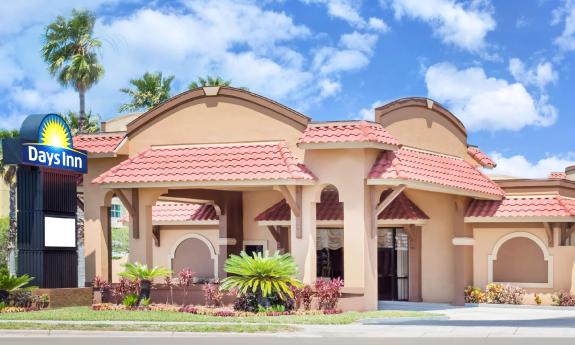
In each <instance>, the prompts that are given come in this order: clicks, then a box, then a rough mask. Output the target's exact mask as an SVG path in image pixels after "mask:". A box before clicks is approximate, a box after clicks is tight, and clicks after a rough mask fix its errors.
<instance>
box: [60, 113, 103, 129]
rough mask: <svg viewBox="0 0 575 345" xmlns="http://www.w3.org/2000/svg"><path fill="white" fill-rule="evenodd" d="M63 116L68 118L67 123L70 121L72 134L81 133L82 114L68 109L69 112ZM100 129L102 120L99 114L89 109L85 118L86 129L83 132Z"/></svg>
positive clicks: (65, 118) (69, 125)
mask: <svg viewBox="0 0 575 345" xmlns="http://www.w3.org/2000/svg"><path fill="white" fill-rule="evenodd" d="M62 117H63V118H64V120H66V123H68V127H70V131H71V132H72V135H77V134H79V133H80V116H79V115H78V114H77V113H75V112H73V111H68V113H67V114H65V115H63V116H62ZM99 131H100V121H99V117H98V115H94V114H92V112H91V111H88V112H87V113H86V116H85V118H84V130H83V131H82V133H98V132H99Z"/></svg>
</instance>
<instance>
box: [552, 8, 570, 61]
mask: <svg viewBox="0 0 575 345" xmlns="http://www.w3.org/2000/svg"><path fill="white" fill-rule="evenodd" d="M561 23H562V24H563V31H562V32H561V35H559V36H558V37H557V38H555V44H556V45H558V46H559V47H560V48H561V49H562V50H565V51H570V50H575V1H573V0H564V1H563V3H562V4H561V6H559V7H558V8H557V9H555V11H553V21H552V24H555V25H558V24H561Z"/></svg>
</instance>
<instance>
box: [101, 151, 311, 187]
mask: <svg viewBox="0 0 575 345" xmlns="http://www.w3.org/2000/svg"><path fill="white" fill-rule="evenodd" d="M92 182H93V183H99V184H102V185H103V186H105V187H109V188H138V187H168V188H178V187H203V186H206V187H222V186H275V185H306V184H313V183H314V182H315V176H314V175H313V174H312V173H311V172H310V171H309V170H308V169H307V168H306V167H305V166H304V165H303V164H301V163H300V162H298V161H297V160H296V159H295V158H294V156H293V154H292V153H291V152H290V150H289V149H288V147H287V144H286V143H285V142H262V143H233V144H205V145H203V144H202V145H177V146H158V147H151V148H149V149H147V150H145V151H144V152H141V153H140V154H138V155H137V156H135V157H133V158H130V159H128V160H125V161H123V162H121V163H120V164H118V165H116V166H115V167H113V168H111V169H110V170H108V171H106V172H104V173H103V174H101V175H100V176H98V177H97V178H95V179H94V180H93V181H92Z"/></svg>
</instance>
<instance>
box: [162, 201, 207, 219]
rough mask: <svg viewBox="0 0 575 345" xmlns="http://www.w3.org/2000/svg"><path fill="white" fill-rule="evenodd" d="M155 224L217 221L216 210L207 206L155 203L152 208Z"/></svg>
mask: <svg viewBox="0 0 575 345" xmlns="http://www.w3.org/2000/svg"><path fill="white" fill-rule="evenodd" d="M152 219H153V220H154V221H155V222H187V221H209V220H218V215H217V214H216V209H215V208H214V206H212V205H209V204H197V203H182V202H164V201H160V202H157V203H156V205H154V206H153V207H152Z"/></svg>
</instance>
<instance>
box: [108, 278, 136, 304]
mask: <svg viewBox="0 0 575 345" xmlns="http://www.w3.org/2000/svg"><path fill="white" fill-rule="evenodd" d="M139 294H140V282H139V281H138V280H130V279H128V278H122V279H120V281H119V282H118V284H115V285H113V287H112V296H114V299H115V300H116V304H120V303H121V302H122V300H123V299H124V298H125V297H126V296H128V295H139Z"/></svg>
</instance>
